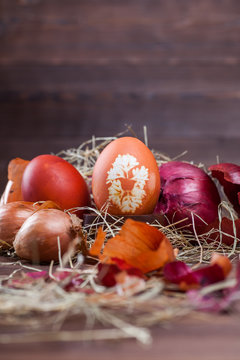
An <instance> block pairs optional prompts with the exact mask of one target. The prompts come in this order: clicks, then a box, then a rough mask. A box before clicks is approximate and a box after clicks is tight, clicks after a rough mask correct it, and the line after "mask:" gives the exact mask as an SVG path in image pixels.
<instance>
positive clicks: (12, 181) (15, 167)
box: [1, 158, 29, 204]
mask: <svg viewBox="0 0 240 360" xmlns="http://www.w3.org/2000/svg"><path fill="white" fill-rule="evenodd" d="M28 163H29V161H28V160H23V159H21V158H16V159H12V160H11V161H10V162H9V164H8V183H7V185H6V188H5V191H4V193H3V195H2V197H1V204H6V203H8V202H12V201H20V200H23V197H22V190H21V184H22V177H23V173H24V170H25V168H26V166H27V165H28Z"/></svg>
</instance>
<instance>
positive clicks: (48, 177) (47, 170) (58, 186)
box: [22, 155, 90, 209]
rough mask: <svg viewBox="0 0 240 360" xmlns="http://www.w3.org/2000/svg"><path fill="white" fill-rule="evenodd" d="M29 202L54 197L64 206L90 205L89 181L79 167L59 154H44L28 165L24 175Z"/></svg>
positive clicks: (23, 193) (25, 193)
mask: <svg viewBox="0 0 240 360" xmlns="http://www.w3.org/2000/svg"><path fill="white" fill-rule="evenodd" d="M22 195H23V199H24V200H25V201H33V202H36V201H42V200H52V201H54V202H56V203H57V204H58V205H60V206H61V208H62V209H71V208H74V207H83V206H86V205H89V202H90V197H89V191H88V187H87V184H86V182H85V180H84V179H83V177H82V176H81V175H80V173H79V172H78V171H77V169H76V168H75V167H74V166H73V165H71V164H70V163H68V162H67V161H66V160H64V159H62V158H60V157H58V156H55V155H40V156H37V157H35V158H34V159H33V160H31V161H30V163H29V164H28V165H27V167H26V169H25V171H24V173H23V178H22Z"/></svg>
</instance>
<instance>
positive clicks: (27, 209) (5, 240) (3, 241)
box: [0, 201, 38, 249]
mask: <svg viewBox="0 0 240 360" xmlns="http://www.w3.org/2000/svg"><path fill="white" fill-rule="evenodd" d="M37 208H38V205H36V204H33V203H32V202H27V201H14V202H9V203H7V204H4V205H2V206H0V246H1V247H2V248H3V249H9V248H11V247H12V244H13V241H14V239H15V236H16V234H17V232H18V230H19V229H20V227H21V226H22V224H23V223H24V221H25V220H26V219H27V218H28V217H29V216H31V215H32V214H33V213H34V212H35V211H36V210H37Z"/></svg>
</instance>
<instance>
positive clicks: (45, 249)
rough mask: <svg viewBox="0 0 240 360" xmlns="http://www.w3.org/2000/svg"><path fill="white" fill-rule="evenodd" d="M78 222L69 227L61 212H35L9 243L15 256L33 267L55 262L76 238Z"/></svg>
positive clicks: (65, 215) (49, 210) (69, 220)
mask: <svg viewBox="0 0 240 360" xmlns="http://www.w3.org/2000/svg"><path fill="white" fill-rule="evenodd" d="M72 216H73V217H74V220H75V221H76V217H75V216H74V215H72ZM80 222H81V221H80V220H79V219H78V222H77V223H76V224H73V221H72V217H70V215H68V214H67V213H65V212H63V211H61V210H57V209H42V210H39V211H37V212H36V213H34V214H33V215H32V216H30V217H29V218H28V219H27V220H26V221H25V222H24V224H23V225H22V227H21V228H20V230H19V231H18V233H17V235H16V238H15V240H14V242H13V246H14V249H15V251H16V254H17V255H18V256H19V257H20V258H23V259H26V260H30V261H32V262H34V263H39V262H42V261H43V262H50V261H51V260H54V261H57V260H59V255H63V254H64V253H65V252H66V251H67V250H68V247H69V245H70V243H71V242H72V241H73V240H74V238H76V236H77V234H78V231H79V225H80Z"/></svg>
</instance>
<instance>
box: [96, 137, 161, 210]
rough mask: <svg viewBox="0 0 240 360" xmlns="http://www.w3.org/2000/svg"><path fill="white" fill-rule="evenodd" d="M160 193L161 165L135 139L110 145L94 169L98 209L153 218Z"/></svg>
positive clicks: (124, 138)
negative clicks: (159, 166)
mask: <svg viewBox="0 0 240 360" xmlns="http://www.w3.org/2000/svg"><path fill="white" fill-rule="evenodd" d="M159 193H160V176H159V170H158V165H157V162H156V160H155V157H154V156H153V153H152V152H151V151H150V150H149V148H148V147H147V146H146V145H145V144H144V143H143V142H142V141H140V140H138V139H137V138H133V137H122V138H118V139H116V140H114V141H112V142H111V143H110V144H108V145H107V146H106V147H105V149H104V150H103V151H102V153H101V154H100V156H99V157H98V159H97V161H96V164H95V166H94V169H93V176H92V194H93V198H94V201H95V204H96V206H97V208H98V209H102V210H103V211H105V210H106V211H107V212H108V213H110V214H115V215H141V214H151V213H152V212H153V210H154V208H155V205H156V203H157V201H158V198H159Z"/></svg>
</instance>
